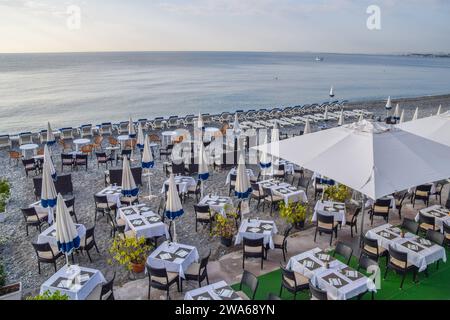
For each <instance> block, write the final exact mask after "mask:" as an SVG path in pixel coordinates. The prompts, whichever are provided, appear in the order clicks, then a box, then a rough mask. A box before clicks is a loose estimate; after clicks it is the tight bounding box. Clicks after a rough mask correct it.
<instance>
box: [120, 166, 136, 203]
mask: <svg viewBox="0 0 450 320" xmlns="http://www.w3.org/2000/svg"><path fill="white" fill-rule="evenodd" d="M138 193H139V188H138V187H137V186H136V183H135V182H134V178H133V174H132V173H131V169H130V162H129V161H128V158H127V157H123V166H122V195H123V196H124V197H127V198H130V205H131V201H132V200H131V198H133V197H136V196H137V195H138Z"/></svg>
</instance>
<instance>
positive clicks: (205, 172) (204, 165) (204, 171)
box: [198, 143, 209, 198]
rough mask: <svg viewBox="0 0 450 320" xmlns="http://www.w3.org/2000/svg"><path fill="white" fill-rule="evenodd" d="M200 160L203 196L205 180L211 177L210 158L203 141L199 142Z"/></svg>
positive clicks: (199, 168)
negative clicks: (207, 155)
mask: <svg viewBox="0 0 450 320" xmlns="http://www.w3.org/2000/svg"><path fill="white" fill-rule="evenodd" d="M198 161H199V162H198V178H199V179H200V181H201V196H202V198H203V182H204V181H206V180H208V178H209V167H208V158H207V157H206V152H205V146H204V145H203V143H199V148H198Z"/></svg>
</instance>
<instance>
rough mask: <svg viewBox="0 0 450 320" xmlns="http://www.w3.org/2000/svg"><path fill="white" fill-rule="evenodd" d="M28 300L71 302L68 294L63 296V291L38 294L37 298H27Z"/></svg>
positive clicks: (48, 291)
mask: <svg viewBox="0 0 450 320" xmlns="http://www.w3.org/2000/svg"><path fill="white" fill-rule="evenodd" d="M27 300H62V301H65V300H69V296H68V295H67V294H61V291H59V290H56V291H53V292H51V291H50V290H47V291H45V292H44V293H43V294H38V295H37V296H34V297H33V296H32V297H27Z"/></svg>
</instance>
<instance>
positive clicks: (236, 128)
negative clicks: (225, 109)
mask: <svg viewBox="0 0 450 320" xmlns="http://www.w3.org/2000/svg"><path fill="white" fill-rule="evenodd" d="M233 133H234V134H235V135H236V136H238V135H240V134H241V126H240V125H239V119H238V114H237V113H235V114H234V123H233Z"/></svg>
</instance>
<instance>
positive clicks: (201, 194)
mask: <svg viewBox="0 0 450 320" xmlns="http://www.w3.org/2000/svg"><path fill="white" fill-rule="evenodd" d="M200 196H201V197H202V199H203V180H200Z"/></svg>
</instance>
